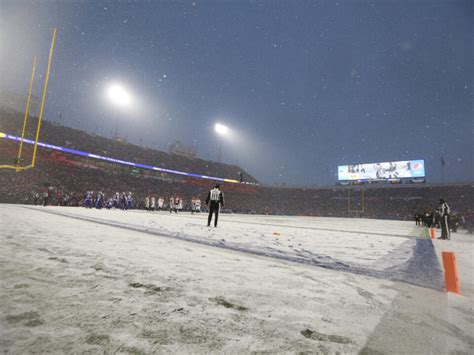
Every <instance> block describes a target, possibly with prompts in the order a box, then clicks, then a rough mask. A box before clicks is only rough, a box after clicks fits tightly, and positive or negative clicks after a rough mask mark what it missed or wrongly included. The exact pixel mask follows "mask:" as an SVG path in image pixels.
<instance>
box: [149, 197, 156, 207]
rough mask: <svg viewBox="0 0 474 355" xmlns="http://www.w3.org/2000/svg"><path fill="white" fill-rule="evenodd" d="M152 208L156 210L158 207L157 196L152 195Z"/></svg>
mask: <svg viewBox="0 0 474 355" xmlns="http://www.w3.org/2000/svg"><path fill="white" fill-rule="evenodd" d="M150 208H151V210H152V211H154V210H155V208H156V198H155V196H152V197H151V205H150Z"/></svg>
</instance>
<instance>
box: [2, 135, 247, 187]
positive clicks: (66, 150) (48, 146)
mask: <svg viewBox="0 0 474 355" xmlns="http://www.w3.org/2000/svg"><path fill="white" fill-rule="evenodd" d="M0 138H5V139H9V140H12V141H17V142H19V141H21V138H20V137H16V136H13V135H11V134H3V133H2V134H1V135H0ZM23 142H24V143H28V144H35V141H33V140H31V139H23ZM38 146H40V147H42V148H46V149H53V150H57V151H60V152H64V153H69V154H75V155H80V156H83V157H86V158H92V159H99V160H103V161H106V162H109V163H116V164H122V165H128V166H131V167H134V168H141V169H147V170H154V171H159V172H162V173H168V174H175V175H182V176H189V177H194V178H198V179H207V180H215V181H223V182H231V183H238V181H237V180H231V179H224V178H219V177H214V176H207V175H200V174H194V173H186V172H184V171H178V170H171V169H165V168H159V167H157V166H152V165H146V164H140V163H133V162H131V161H125V160H121V159H115V158H111V157H105V156H103V155H98V154H92V153H87V152H83V151H80V150H76V149H71V148H66V147H61V146H57V145H53V144H48V143H42V142H38Z"/></svg>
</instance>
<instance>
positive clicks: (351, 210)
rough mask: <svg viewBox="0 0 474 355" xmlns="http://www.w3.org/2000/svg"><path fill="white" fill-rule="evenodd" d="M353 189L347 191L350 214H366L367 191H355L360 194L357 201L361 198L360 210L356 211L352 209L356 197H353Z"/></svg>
mask: <svg viewBox="0 0 474 355" xmlns="http://www.w3.org/2000/svg"><path fill="white" fill-rule="evenodd" d="M351 190H352V189H347V212H349V213H364V212H365V190H364V189H360V190H355V191H358V192H360V195H359V196H357V197H356V199H359V198H360V203H359V208H357V209H355V208H353V207H352V203H351V202H352V201H351V200H353V199H354V197H353V196H352V195H351Z"/></svg>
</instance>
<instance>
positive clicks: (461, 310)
mask: <svg viewBox="0 0 474 355" xmlns="http://www.w3.org/2000/svg"><path fill="white" fill-rule="evenodd" d="M0 221H1V230H0V241H1V246H2V247H1V248H0V280H1V283H2V287H1V288H0V351H2V352H11V353H21V352H43V353H46V352H48V353H71V352H80V353H81V352H92V353H95V352H106V353H153V352H156V353H191V352H192V353H242V352H243V353H248V352H271V353H278V352H280V353H281V352H295V353H298V352H319V353H335V352H341V353H357V352H362V353H377V352H384V353H386V352H388V353H390V352H395V353H400V352H405V353H415V352H418V353H419V352H436V353H449V352H452V351H461V352H467V353H468V352H472V349H473V347H474V334H473V321H474V310H473V309H472V298H466V296H457V297H458V298H457V299H458V301H457V302H456V305H455V307H456V308H453V307H452V306H451V305H450V304H451V303H450V298H449V297H448V296H447V295H446V294H445V293H444V292H442V290H441V289H442V274H441V268H440V265H439V262H438V259H437V257H436V253H435V250H434V248H433V245H432V243H431V241H430V240H428V239H426V238H425V237H424V235H425V231H424V230H423V229H422V228H419V227H415V226H414V225H413V223H411V222H399V221H381V220H364V219H343V218H310V217H283V216H282V217H277V216H244V215H221V217H220V221H219V227H218V228H207V227H206V216H205V215H203V214H200V215H190V214H178V215H174V214H173V215H171V214H169V213H167V212H160V213H156V212H155V213H149V212H142V211H128V212H123V211H106V210H101V211H97V210H85V209H82V208H61V207H47V208H43V207H32V206H18V205H0ZM469 247H470V248H472V243H471V244H469V242H467V244H465V245H464V248H469ZM470 265H471V266H472V263H471V264H470ZM459 297H460V298H459ZM459 300H460V301H459Z"/></svg>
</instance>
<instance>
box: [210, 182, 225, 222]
mask: <svg viewBox="0 0 474 355" xmlns="http://www.w3.org/2000/svg"><path fill="white" fill-rule="evenodd" d="M219 188H220V185H219V184H217V185H216V186H215V187H214V188H213V189H212V190H210V191H209V193H208V194H207V198H206V205H207V206H208V207H209V217H208V218H207V226H208V227H210V226H211V220H212V214H213V213H214V214H215V217H214V227H217V219H218V218H219V209H220V207H221V206H222V207H224V194H223V193H222V191H221V190H219Z"/></svg>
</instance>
